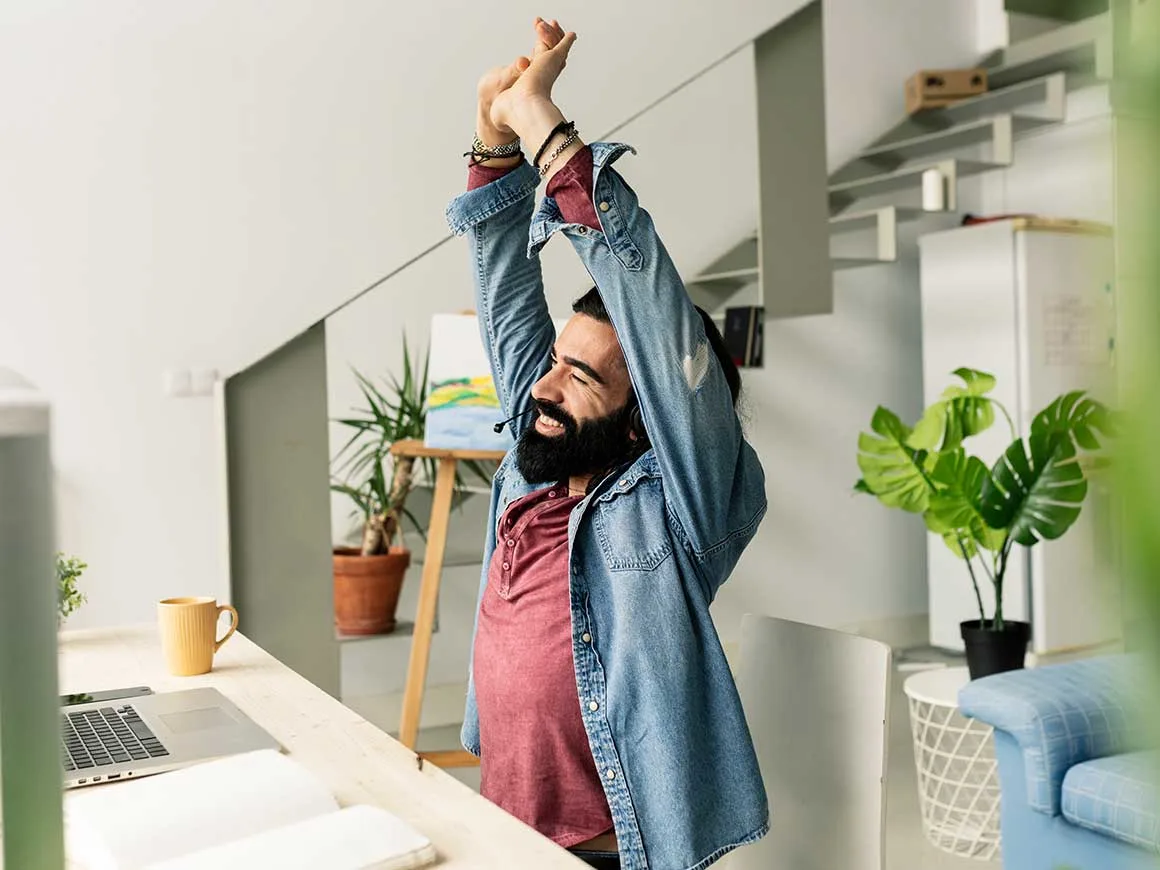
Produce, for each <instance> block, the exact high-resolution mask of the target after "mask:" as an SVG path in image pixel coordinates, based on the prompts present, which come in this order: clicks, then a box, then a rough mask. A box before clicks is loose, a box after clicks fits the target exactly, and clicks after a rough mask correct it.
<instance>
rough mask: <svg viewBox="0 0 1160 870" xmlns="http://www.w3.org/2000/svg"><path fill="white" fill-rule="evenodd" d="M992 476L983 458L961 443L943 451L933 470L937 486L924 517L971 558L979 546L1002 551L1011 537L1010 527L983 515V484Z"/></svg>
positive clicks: (958, 551) (960, 553)
mask: <svg viewBox="0 0 1160 870" xmlns="http://www.w3.org/2000/svg"><path fill="white" fill-rule="evenodd" d="M990 477H991V473H990V471H988V470H987V466H986V465H984V464H983V461H982V460H981V459H979V458H978V457H976V456H967V454H966V451H965V450H963V449H962V448H961V447H959V448H956V449H955V450H952V451H950V452H949V453H940V454H939V458H938V462H937V463H936V465H935V468H934V471H933V472H932V473H931V480H933V481H934V483H935V486H936V489H935V492H934V493H933V494H932V495H931V497H930V507H929V508H928V509H927V511H926V513H925V514H923V519H924V520H925V521H926V526H927V528H928V529H930V530H931V531H932V532H934V533H936V534H939V535H942V537H943V540H944V541H945V542H946V545H947V546H948V547H949V548H950V549H951V552H953V553H954V554H955V555H956V556H960V557H961V556H964V555H965V556H966V557H967V558H971V557H973V556H974V555H975V554H976V553H977V552H978V547H979V546H982V547H984V548H985V549H987V550H991V551H993V552H998V551H999V550H1000V549H1001V548H1002V546H1003V543H1004V541H1006V539H1007V533H1006V531H1004V530H1002V529H993V528H991V527H990V526H989V525H987V521H986V518H985V517H984V516H983V509H982V502H983V487H984V485H985V484H986V483H987V482H988V481H989V480H990ZM964 551H965V553H964Z"/></svg>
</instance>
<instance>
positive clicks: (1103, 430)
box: [1031, 390, 1115, 450]
mask: <svg viewBox="0 0 1160 870" xmlns="http://www.w3.org/2000/svg"><path fill="white" fill-rule="evenodd" d="M1036 433H1039V434H1043V435H1048V434H1050V433H1060V434H1064V435H1068V436H1069V437H1070V438H1072V439H1073V440H1074V441H1075V444H1076V446H1077V447H1079V448H1081V449H1083V450H1099V449H1100V439H1099V437H1098V436H1099V435H1103V436H1105V437H1109V436H1111V435H1113V434H1115V426H1114V424H1113V421H1112V415H1111V412H1110V411H1108V409H1107V408H1106V407H1104V406H1103V405H1102V404H1100V403H1099V402H1097V401H1096V400H1095V399H1088V398H1085V393H1084V392H1083V391H1082V390H1077V391H1076V392H1073V393H1067V394H1065V395H1062V396H1060V397H1059V398H1058V399H1056V400H1055V401H1054V402H1052V403H1051V404H1050V405H1048V406H1047V407H1046V408H1044V409H1043V410H1042V411H1040V412H1039V413H1038V414H1036V416H1035V419H1034V420H1033V421H1032V422H1031V434H1033V435H1034V434H1036Z"/></svg>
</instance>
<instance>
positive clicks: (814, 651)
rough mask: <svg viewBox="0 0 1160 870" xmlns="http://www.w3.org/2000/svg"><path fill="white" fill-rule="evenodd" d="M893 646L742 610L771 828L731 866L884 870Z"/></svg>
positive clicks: (744, 688)
mask: <svg viewBox="0 0 1160 870" xmlns="http://www.w3.org/2000/svg"><path fill="white" fill-rule="evenodd" d="M890 668H891V653H890V647H889V646H887V645H886V644H883V643H879V642H878V641H875V640H870V639H868V638H864V637H858V636H856V635H852V634H847V633H845V632H841V631H834V630H832V629H827V628H819V627H817V626H812V625H803V624H801V623H797V622H790V621H788V620H784V619H775V618H773V617H767V616H757V615H754V614H746V616H745V617H744V619H743V620H742V624H741V663H740V673H739V675H738V688H739V690H740V692H741V700H742V703H743V705H744V707H745V715H746V719H747V720H748V722H749V728H750V731H751V732H752V734H753V741H754V745H755V747H756V749H757V756H758V761H759V762H760V764H761V773H762V777H763V778H764V781H765V788H766V792H767V794H768V795H769V804H770V832H769V834H768V835H767V836H766V837H764V838H763V839H762V840H760V841H758V842H757V843H754V844H752V845H750V846H746V847H744V848H742V849H739V850H738V851H737V852H736V853H735V855H733V856H731V860H729V862H728V868H729V870H838V868H840V870H882V868H883V867H884V866H885V847H884V839H885V838H884V831H883V825H884V817H885V810H886V745H887V733H888V732H887V729H888V724H887V723H888V722H889V719H890Z"/></svg>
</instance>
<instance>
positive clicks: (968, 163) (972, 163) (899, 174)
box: [829, 157, 1003, 196]
mask: <svg viewBox="0 0 1160 870" xmlns="http://www.w3.org/2000/svg"><path fill="white" fill-rule="evenodd" d="M946 164H954V166H955V172H956V174H957V175H959V176H966V175H975V174H977V173H979V172H987V171H989V170H992V169H1002V168H1003V164H1001V163H992V162H991V161H988V160H964V159H962V158H959V157H950V158H946V159H943V160H931V161H930V162H927V163H921V164H917V165H915V166H905V167H903V168H902V169H896V170H894V171H893V172H883V173H880V174H877V175H867V176H865V177H864V178H856V179H854V180H853V181H843V182H841V183H839V184H831V185H830V186H829V192H830V195H831V196H832V195H834V194H842V193H851V192H855V191H857V190H858V188H864V187H874V186H878V185H886V186H887V189H889V187H890V186H892V185H890V182H891V181H898V182H900V183H899V185H898V187H900V188H902V187H905V186H906V182H909V181H911V180H912V179H919V178H921V177H922V174H923V173H924V172H926V171H927V170H928V169H939V168H941V167H943V166H944V165H946ZM882 192H884V193H885V192H887V190H884V191H882Z"/></svg>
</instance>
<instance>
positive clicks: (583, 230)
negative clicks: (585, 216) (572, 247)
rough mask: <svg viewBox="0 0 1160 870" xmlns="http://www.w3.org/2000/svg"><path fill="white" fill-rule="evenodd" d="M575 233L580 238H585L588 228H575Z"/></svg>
mask: <svg viewBox="0 0 1160 870" xmlns="http://www.w3.org/2000/svg"><path fill="white" fill-rule="evenodd" d="M576 232H578V233H579V234H580V235H582V236H586V235H588V227H584V226H581V227H577V228H576Z"/></svg>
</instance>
